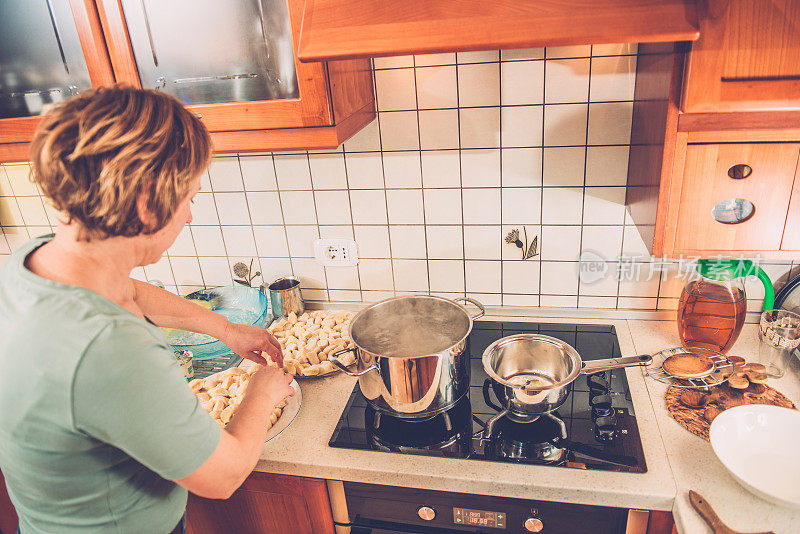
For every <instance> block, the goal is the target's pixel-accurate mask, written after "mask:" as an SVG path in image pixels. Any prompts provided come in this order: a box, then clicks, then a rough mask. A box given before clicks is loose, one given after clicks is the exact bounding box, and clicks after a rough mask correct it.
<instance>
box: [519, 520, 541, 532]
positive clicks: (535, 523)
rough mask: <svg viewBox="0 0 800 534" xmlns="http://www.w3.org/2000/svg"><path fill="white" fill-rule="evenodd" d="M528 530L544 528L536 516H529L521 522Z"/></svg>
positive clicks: (534, 530) (537, 530)
mask: <svg viewBox="0 0 800 534" xmlns="http://www.w3.org/2000/svg"><path fill="white" fill-rule="evenodd" d="M522 526H524V527H525V530H527V531H528V532H541V531H542V529H543V528H544V523H542V520H541V519H539V518H538V517H529V518H528V519H526V520H525V522H524V523H523V524H522Z"/></svg>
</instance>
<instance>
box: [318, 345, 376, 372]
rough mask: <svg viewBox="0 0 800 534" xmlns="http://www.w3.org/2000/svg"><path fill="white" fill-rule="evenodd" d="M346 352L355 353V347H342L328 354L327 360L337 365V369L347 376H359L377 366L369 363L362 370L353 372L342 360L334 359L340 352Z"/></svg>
mask: <svg viewBox="0 0 800 534" xmlns="http://www.w3.org/2000/svg"><path fill="white" fill-rule="evenodd" d="M347 352H352V353H353V354H356V349H355V348H349V349H344V350H340V351H338V352H334V353H333V354H329V355H328V361H329V362H331V363H332V364H333V365H335V366H336V367H338V368H339V370H340V371H341V372H343V373H344V374H346V375H347V376H361V375H365V374H367V373H369V372H370V371H372V370H374V369H377V368H378V366H377V365H374V364H373V365H370V366H369V367H367V368H366V369H364V370H362V371H359V372H357V373H354V372H353V371H351V370H350V369H348V368H347V367H345V366H344V364H343V363H342V362H340V361H339V360H337V359H336V358H338V357H339V356H341V355H342V354H345V353H347ZM356 356H357V355H356Z"/></svg>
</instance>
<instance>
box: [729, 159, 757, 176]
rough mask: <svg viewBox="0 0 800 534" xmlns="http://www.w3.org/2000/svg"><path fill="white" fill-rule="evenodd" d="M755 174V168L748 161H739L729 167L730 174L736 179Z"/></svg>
mask: <svg viewBox="0 0 800 534" xmlns="http://www.w3.org/2000/svg"><path fill="white" fill-rule="evenodd" d="M751 174H753V168H752V167H751V166H750V165H747V164H746V163H737V164H736V165H733V166H732V167H731V168H730V169H728V176H730V177H731V178H733V179H734V180H742V179H744V178H747V177H748V176H750V175H751Z"/></svg>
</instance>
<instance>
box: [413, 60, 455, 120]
mask: <svg viewBox="0 0 800 534" xmlns="http://www.w3.org/2000/svg"><path fill="white" fill-rule="evenodd" d="M416 76H417V103H418V105H419V109H440V108H457V107H458V85H457V83H456V67H455V66H442V67H426V68H418V69H416Z"/></svg>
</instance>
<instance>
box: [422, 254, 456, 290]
mask: <svg viewBox="0 0 800 534" xmlns="http://www.w3.org/2000/svg"><path fill="white" fill-rule="evenodd" d="M428 273H429V274H428V276H429V277H430V287H431V291H448V292H455V293H463V292H464V263H463V262H462V261H461V260H430V261H429V262H428Z"/></svg>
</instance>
